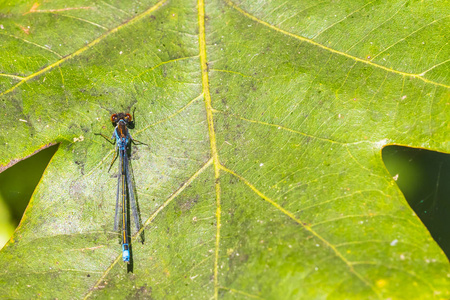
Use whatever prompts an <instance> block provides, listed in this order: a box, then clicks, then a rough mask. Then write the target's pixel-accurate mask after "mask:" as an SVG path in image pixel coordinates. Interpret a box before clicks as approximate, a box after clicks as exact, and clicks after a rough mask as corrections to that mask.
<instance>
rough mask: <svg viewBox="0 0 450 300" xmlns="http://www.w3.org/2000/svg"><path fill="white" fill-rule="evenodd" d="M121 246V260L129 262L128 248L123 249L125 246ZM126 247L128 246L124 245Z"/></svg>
mask: <svg viewBox="0 0 450 300" xmlns="http://www.w3.org/2000/svg"><path fill="white" fill-rule="evenodd" d="M127 246H128V245H127ZM123 248H124V249H123V252H122V258H123V261H124V262H127V263H129V262H130V250H128V249H125V247H123ZM126 248H128V247H126Z"/></svg>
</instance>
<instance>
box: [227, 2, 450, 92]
mask: <svg viewBox="0 0 450 300" xmlns="http://www.w3.org/2000/svg"><path fill="white" fill-rule="evenodd" d="M224 1H225V2H226V3H227V4H228V5H230V6H231V7H232V8H234V9H235V10H237V11H238V12H240V13H241V14H242V15H244V16H246V17H247V18H249V19H251V20H253V21H255V22H257V23H259V24H262V25H264V26H267V27H269V28H271V29H273V30H275V31H278V32H280V33H282V34H285V35H287V36H290V37H293V38H295V39H298V40H300V41H303V42H306V43H309V44H311V45H314V46H317V47H319V48H322V49H324V50H327V51H330V52H331V53H335V54H338V55H341V56H345V57H347V58H349V59H352V60H354V61H357V62H360V63H364V64H367V65H370V66H372V67H375V68H379V69H382V70H385V71H387V72H391V73H394V74H399V75H402V76H407V77H412V78H417V79H420V80H422V81H424V82H426V83H429V84H433V85H437V86H442V87H445V88H450V86H449V85H446V84H443V83H439V82H435V81H432V80H428V79H426V78H424V77H422V73H421V74H412V73H406V72H402V71H398V70H394V69H391V68H388V67H385V66H383V65H379V64H376V63H373V62H372V61H370V60H366V59H362V58H359V57H356V56H353V55H350V54H347V53H345V52H342V51H339V50H335V49H332V48H329V47H327V46H324V45H322V44H319V43H317V42H315V41H313V40H311V39H308V38H305V37H302V36H299V35H296V34H294V33H291V32H289V31H286V30H283V29H281V28H278V27H276V26H274V25H272V24H269V23H267V22H265V21H263V20H261V19H258V18H257V17H255V16H253V15H251V14H250V13H248V12H246V11H245V10H243V9H242V8H240V7H239V6H237V5H236V4H235V3H233V2H232V1H231V0H224Z"/></svg>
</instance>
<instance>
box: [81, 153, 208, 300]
mask: <svg viewBox="0 0 450 300" xmlns="http://www.w3.org/2000/svg"><path fill="white" fill-rule="evenodd" d="M212 162H213V159H212V158H210V159H209V160H208V161H207V162H206V163H205V164H204V165H203V166H202V167H201V168H200V169H198V171H197V172H195V173H194V175H192V176H191V177H190V178H189V179H188V180H186V181H185V182H184V183H183V184H182V185H181V186H180V187H179V188H178V190H176V191H175V192H174V193H173V194H172V195H171V196H170V197H169V198H167V200H166V201H164V203H163V204H162V205H161V206H160V207H158V209H157V210H156V211H155V212H154V213H153V214H152V215H151V216H150V217H149V218H148V219H147V221H145V223H144V226H142V228H141V229H140V230H139V231H138V232H136V233H135V234H133V237H132V239H131V240H132V241H133V242H134V241H135V240H136V239H137V238H138V237H139V236H140V235H141V233H142V231H144V230H145V228H146V227H147V226H148V225H149V224H150V223H151V222H152V221H153V219H155V218H156V216H157V215H158V214H159V213H160V212H161V211H162V210H163V209H164V208H165V207H166V206H167V205H169V203H170V202H172V200H173V199H175V198H176V197H177V196H178V195H179V194H181V192H182V191H184V190H185V189H186V188H187V187H188V186H189V185H190V184H191V183H192V182H193V181H194V180H195V179H196V178H197V177H198V176H200V174H202V173H203V172H204V171H205V170H206V169H207V168H208V167H209V166H210V165H211V164H212ZM121 258H122V255H118V256H117V257H116V259H115V260H114V261H113V262H112V264H111V265H110V266H109V267H108V268H107V269H106V270H105V272H104V273H103V274H102V276H101V277H100V278H99V279H98V280H97V282H96V283H95V285H94V286H93V287H92V288H91V289H90V291H89V293H87V294H86V296H85V297H84V299H88V298H89V297H90V296H91V295H92V293H93V292H94V290H96V289H97V288H98V287H99V285H100V283H101V282H102V281H103V280H104V279H105V278H106V276H107V275H108V274H109V272H110V271H111V270H112V268H113V267H114V266H115V265H116V264H117V263H118V262H119V261H120V260H121Z"/></svg>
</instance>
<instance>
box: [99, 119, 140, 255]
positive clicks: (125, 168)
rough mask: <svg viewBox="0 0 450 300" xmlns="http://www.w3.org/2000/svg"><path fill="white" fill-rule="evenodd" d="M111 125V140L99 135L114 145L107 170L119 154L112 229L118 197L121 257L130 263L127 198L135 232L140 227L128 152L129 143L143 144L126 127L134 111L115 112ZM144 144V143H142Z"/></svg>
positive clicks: (129, 125)
mask: <svg viewBox="0 0 450 300" xmlns="http://www.w3.org/2000/svg"><path fill="white" fill-rule="evenodd" d="M111 122H112V125H113V126H114V127H115V128H114V132H113V135H112V138H111V140H112V141H111V140H110V139H109V138H108V137H107V136H106V135H104V134H101V133H96V135H101V136H102V137H103V138H105V139H106V140H107V141H108V142H109V143H111V144H113V145H115V146H116V151H115V153H114V157H113V160H112V162H111V164H110V166H109V170H110V169H111V167H112V165H113V164H114V162H115V161H116V159H117V156H119V173H118V181H117V194H116V212H115V217H114V230H115V231H117V230H118V228H117V227H118V219H119V198H120V205H121V207H122V222H121V223H122V229H121V242H122V258H123V261H124V262H126V263H130V256H131V254H130V237H129V235H128V214H127V206H128V203H127V200H129V204H130V207H131V210H132V214H133V218H134V223H135V225H136V232H138V231H139V229H140V222H139V215H138V211H137V205H136V198H135V196H134V188H133V181H132V178H131V174H130V170H131V169H130V154H131V143H133V144H135V145H139V144H144V143H142V142H139V141H137V140H134V139H133V138H132V137H131V135H130V133H129V131H128V129H133V128H134V113H133V117H131V115H130V114H125V113H117V114H113V115H112V116H111ZM144 145H145V144H144Z"/></svg>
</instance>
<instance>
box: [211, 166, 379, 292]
mask: <svg viewBox="0 0 450 300" xmlns="http://www.w3.org/2000/svg"><path fill="white" fill-rule="evenodd" d="M220 168H221V169H222V170H223V171H225V172H227V173H229V174H231V175H233V176H235V177H236V178H238V179H239V180H240V181H242V182H243V183H244V184H245V185H246V186H248V187H249V188H250V189H251V190H252V191H253V192H255V194H257V195H258V196H259V197H261V198H262V199H264V200H265V201H266V202H268V203H270V204H272V205H273V206H274V207H275V208H276V209H278V210H279V211H281V212H282V213H283V214H285V215H286V216H288V217H289V218H291V219H292V220H294V221H295V222H297V223H298V224H299V225H301V226H302V227H303V228H304V229H305V230H307V231H308V232H310V233H311V234H312V235H313V236H315V237H316V238H318V239H319V240H320V241H322V242H323V243H324V244H325V245H326V246H327V247H329V248H330V249H331V250H332V251H333V252H334V254H335V255H336V256H337V257H338V258H339V259H341V260H342V261H343V262H344V263H345V265H346V266H347V267H348V269H349V270H350V272H351V273H353V274H354V275H355V276H356V277H357V278H358V279H359V280H361V281H362V282H363V283H364V284H365V285H367V286H368V287H370V288H371V289H372V291H373V292H374V293H375V294H376V295H377V296H378V298H380V293H379V291H378V290H377V289H376V288H375V286H374V285H372V284H371V283H370V282H368V281H367V280H366V279H365V278H364V277H363V276H362V275H361V274H359V273H358V272H357V271H356V270H355V269H354V268H353V265H352V263H351V262H350V261H349V260H347V258H345V256H344V255H342V253H341V252H340V251H339V250H338V249H337V248H336V247H335V246H334V245H332V244H331V243H330V242H328V241H327V240H326V239H325V238H324V237H322V236H321V235H320V234H319V233H317V232H316V231H315V230H313V229H312V228H311V226H310V225H307V224H306V223H304V222H302V221H301V220H300V219H298V218H297V217H296V216H295V215H294V214H293V213H292V212H290V211H288V210H286V209H285V208H284V207H282V206H281V205H279V204H278V203H276V202H275V201H274V200H272V199H270V198H269V197H267V196H266V195H264V194H263V193H262V192H261V191H259V190H258V189H257V188H256V187H255V186H254V185H252V184H251V183H250V182H249V181H248V180H247V179H245V178H244V177H242V176H240V175H238V174H237V173H236V172H234V171H232V170H230V169H228V168H226V167H225V166H223V165H221V166H220Z"/></svg>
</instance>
